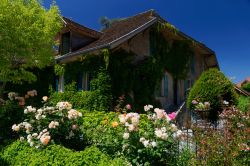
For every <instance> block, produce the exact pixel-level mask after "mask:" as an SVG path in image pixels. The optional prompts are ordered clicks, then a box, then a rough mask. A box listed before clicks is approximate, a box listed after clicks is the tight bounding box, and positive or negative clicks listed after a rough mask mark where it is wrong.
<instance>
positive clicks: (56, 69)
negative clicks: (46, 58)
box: [54, 64, 65, 76]
mask: <svg viewBox="0 0 250 166" xmlns="http://www.w3.org/2000/svg"><path fill="white" fill-rule="evenodd" d="M64 72H65V69H64V66H63V65H60V64H55V65H54V73H55V75H56V76H62V75H63V74H64Z"/></svg>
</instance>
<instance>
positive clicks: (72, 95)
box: [50, 68, 112, 111]
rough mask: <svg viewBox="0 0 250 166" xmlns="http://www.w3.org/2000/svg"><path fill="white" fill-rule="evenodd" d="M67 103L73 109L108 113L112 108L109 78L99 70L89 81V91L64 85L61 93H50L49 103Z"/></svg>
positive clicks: (72, 84) (103, 71) (73, 83)
mask: <svg viewBox="0 0 250 166" xmlns="http://www.w3.org/2000/svg"><path fill="white" fill-rule="evenodd" d="M59 101H68V102H70V103H71V104H72V105H73V107H74V108H81V109H86V110H91V111H93V110H98V111H108V110H110V108H111V106H112V94H111V85H110V77H109V75H108V73H107V71H106V70H105V69H103V68H101V69H100V70H99V71H97V72H96V73H95V75H94V79H93V80H92V81H91V91H77V88H76V83H75V82H72V83H71V84H67V85H65V89H64V92H63V93H60V92H54V91H53V90H51V92H50V103H53V104H56V103H57V102H59Z"/></svg>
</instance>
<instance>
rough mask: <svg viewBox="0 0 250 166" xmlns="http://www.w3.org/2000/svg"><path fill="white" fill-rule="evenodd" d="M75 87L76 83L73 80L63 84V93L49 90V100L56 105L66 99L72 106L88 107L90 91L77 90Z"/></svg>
mask: <svg viewBox="0 0 250 166" xmlns="http://www.w3.org/2000/svg"><path fill="white" fill-rule="evenodd" d="M76 89H77V88H76V83H74V82H73V83H71V84H68V85H66V86H65V90H64V92H63V93H61V92H54V91H53V90H50V97H49V102H50V103H51V104H53V105H56V104H57V103H58V102H61V101H68V102H70V103H71V104H72V106H73V107H74V108H82V109H88V107H89V98H90V96H91V93H92V92H90V91H77V90H76Z"/></svg>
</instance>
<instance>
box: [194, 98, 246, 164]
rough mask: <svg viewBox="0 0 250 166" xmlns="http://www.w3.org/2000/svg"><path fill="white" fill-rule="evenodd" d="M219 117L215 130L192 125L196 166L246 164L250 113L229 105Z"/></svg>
mask: <svg viewBox="0 0 250 166" xmlns="http://www.w3.org/2000/svg"><path fill="white" fill-rule="evenodd" d="M224 104H228V103H226V102H224ZM219 117H220V122H221V124H220V125H219V126H218V127H220V128H218V129H213V128H201V127H199V126H194V128H193V130H194V133H195V137H194V140H195V141H196V143H197V158H198V159H199V160H197V161H198V165H211V166H213V165H249V158H250V155H249V154H250V153H249V152H250V141H249V140H250V130H249V129H250V121H249V120H250V112H249V111H248V112H242V111H240V110H238V109H236V108H235V107H234V106H229V105H228V106H225V108H224V110H223V112H222V113H221V114H220V115H219Z"/></svg>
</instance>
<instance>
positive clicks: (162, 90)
mask: <svg viewBox="0 0 250 166" xmlns="http://www.w3.org/2000/svg"><path fill="white" fill-rule="evenodd" d="M168 81H169V80H168V75H167V74H164V76H163V77H162V80H161V82H160V84H159V86H158V88H156V91H155V95H156V96H160V97H168Z"/></svg>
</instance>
